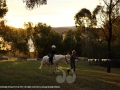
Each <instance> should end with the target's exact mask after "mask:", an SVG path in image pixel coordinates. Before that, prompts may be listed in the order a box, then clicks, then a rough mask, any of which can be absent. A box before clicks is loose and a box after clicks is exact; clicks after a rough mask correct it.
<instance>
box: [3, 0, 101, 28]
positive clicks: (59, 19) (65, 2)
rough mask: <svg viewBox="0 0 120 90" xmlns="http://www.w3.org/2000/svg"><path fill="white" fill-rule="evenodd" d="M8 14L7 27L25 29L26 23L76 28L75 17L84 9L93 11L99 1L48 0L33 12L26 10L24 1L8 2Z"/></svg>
mask: <svg viewBox="0 0 120 90" xmlns="http://www.w3.org/2000/svg"><path fill="white" fill-rule="evenodd" d="M6 1H7V6H8V12H7V14H6V16H5V17H4V18H5V19H6V20H7V25H10V26H13V27H17V28H24V22H25V23H27V22H33V23H34V24H37V23H38V22H42V23H46V24H47V25H50V26H51V27H64V26H75V21H74V16H75V14H76V13H77V12H78V11H80V10H81V9H82V8H87V9H89V10H90V11H93V10H94V8H95V7H96V6H97V5H98V4H99V0H47V5H41V6H40V7H37V8H35V9H33V10H28V9H26V8H25V3H23V0H6Z"/></svg>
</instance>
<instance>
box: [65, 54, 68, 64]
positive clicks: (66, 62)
mask: <svg viewBox="0 0 120 90" xmlns="http://www.w3.org/2000/svg"><path fill="white" fill-rule="evenodd" d="M65 61H66V63H67V64H68V60H67V57H66V55H65Z"/></svg>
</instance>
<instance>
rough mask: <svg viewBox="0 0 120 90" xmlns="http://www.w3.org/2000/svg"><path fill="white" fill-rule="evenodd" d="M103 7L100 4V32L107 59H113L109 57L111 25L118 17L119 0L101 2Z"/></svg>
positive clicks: (119, 12) (111, 34)
mask: <svg viewBox="0 0 120 90" xmlns="http://www.w3.org/2000/svg"><path fill="white" fill-rule="evenodd" d="M102 1H103V3H104V5H103V6H102V4H101V6H102V7H101V9H100V11H99V13H98V14H99V15H100V18H99V19H101V22H100V23H101V24H102V25H101V27H102V28H103V29H102V31H103V33H104V36H105V38H106V40H107V43H108V50H107V53H108V59H111V58H113V57H112V55H111V42H112V39H113V25H114V23H115V21H116V20H117V18H118V17H119V16H120V0H102ZM107 72H108V73H110V62H108V67H107Z"/></svg>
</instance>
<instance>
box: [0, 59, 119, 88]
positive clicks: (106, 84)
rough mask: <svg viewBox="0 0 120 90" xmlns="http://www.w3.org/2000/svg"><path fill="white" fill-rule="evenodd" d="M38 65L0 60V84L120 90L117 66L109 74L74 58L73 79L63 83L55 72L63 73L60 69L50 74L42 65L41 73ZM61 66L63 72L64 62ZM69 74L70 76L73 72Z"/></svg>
mask: <svg viewBox="0 0 120 90" xmlns="http://www.w3.org/2000/svg"><path fill="white" fill-rule="evenodd" d="M39 66H40V61H0V87H2V86H24V88H21V89H22V90H26V89H28V90H33V89H32V88H29V87H27V88H25V86H51V89H54V90H56V88H52V86H59V87H60V88H57V89H59V90H120V69H118V68H112V69H111V73H107V72H106V68H105V67H99V66H89V64H88V62H86V61H77V62H76V80H75V82H74V83H71V84H70V83H68V82H66V81H65V82H63V83H58V82H57V81H56V77H57V76H58V75H61V76H62V73H61V72H58V73H57V74H53V73H49V72H48V71H47V66H45V68H44V70H43V71H44V73H43V74H42V73H41V72H40V70H39V69H38V68H39ZM60 66H61V67H62V69H63V70H65V71H66V70H67V68H68V67H69V65H68V64H65V63H64V62H61V63H60ZM51 70H53V67H51ZM66 75H68V74H67V73H66ZM70 75H71V76H72V73H70ZM16 89H17V88H16ZM16 89H14V90H16ZM21 89H18V90H21ZM41 89H42V88H39V89H38V90H41ZM47 89H48V88H47ZM49 89H50V88H49ZM0 90H2V89H1V88H0ZM3 90H4V89H3ZM9 90H10V88H9Z"/></svg>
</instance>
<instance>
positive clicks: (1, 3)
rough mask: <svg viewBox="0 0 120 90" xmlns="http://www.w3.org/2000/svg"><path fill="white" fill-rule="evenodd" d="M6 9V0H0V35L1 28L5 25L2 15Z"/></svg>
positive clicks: (0, 33) (0, 32)
mask: <svg viewBox="0 0 120 90" xmlns="http://www.w3.org/2000/svg"><path fill="white" fill-rule="evenodd" d="M7 11H8V8H7V4H6V0H0V35H2V33H3V28H4V26H5V20H4V19H3V17H4V16H5V15H6V13H7Z"/></svg>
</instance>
